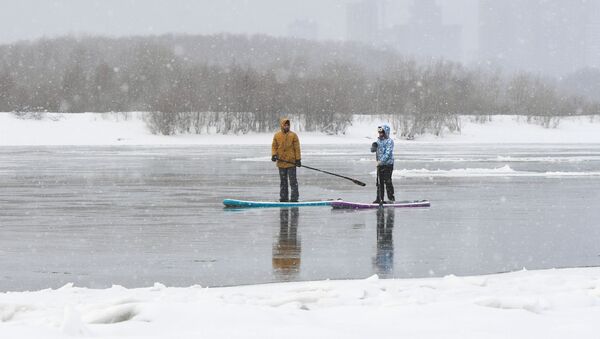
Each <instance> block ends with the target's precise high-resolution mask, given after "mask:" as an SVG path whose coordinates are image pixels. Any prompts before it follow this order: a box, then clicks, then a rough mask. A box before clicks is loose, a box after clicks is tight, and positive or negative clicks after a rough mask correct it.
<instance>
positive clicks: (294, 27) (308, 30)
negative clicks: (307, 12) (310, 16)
mask: <svg viewBox="0 0 600 339" xmlns="http://www.w3.org/2000/svg"><path fill="white" fill-rule="evenodd" d="M288 36H289V37H292V38H298V39H306V40H317V39H318V38H319V25H318V24H317V23H316V22H315V21H313V20H296V21H294V22H292V23H291V24H289V25H288Z"/></svg>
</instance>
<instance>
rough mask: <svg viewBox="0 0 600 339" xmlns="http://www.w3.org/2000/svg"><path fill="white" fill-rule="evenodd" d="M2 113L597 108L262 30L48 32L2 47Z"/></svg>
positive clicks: (522, 81) (204, 126)
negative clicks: (114, 34) (49, 35)
mask: <svg viewBox="0 0 600 339" xmlns="http://www.w3.org/2000/svg"><path fill="white" fill-rule="evenodd" d="M0 111H5V112H6V111H14V112H44V111H48V112H111V111H114V112H130V111H148V112H151V113H152V114H151V115H150V118H149V119H148V120H149V125H150V126H151V127H152V128H153V130H154V131H155V132H157V133H163V134H172V133H177V132H189V133H202V132H203V131H208V130H209V127H210V126H218V131H219V132H221V133H229V132H236V133H245V132H250V131H257V132H264V131H272V130H273V129H275V128H277V125H278V118H279V116H281V115H284V114H285V115H294V116H298V117H301V119H302V122H303V124H304V129H305V130H309V131H310V130H321V131H327V132H330V133H340V132H343V130H344V129H345V127H346V126H347V125H348V124H349V123H350V121H351V118H352V115H353V114H387V115H394V116H400V117H403V118H402V124H403V126H404V127H403V132H402V133H403V134H405V135H407V136H411V135H415V134H420V133H423V132H425V131H430V132H431V131H433V132H435V131H439V130H441V129H443V128H455V129H457V128H459V126H455V125H454V124H455V122H456V119H455V117H456V115H458V114H473V115H489V114H522V115H527V116H535V117H552V116H563V115H579V114H595V113H599V112H600V109H599V105H598V104H597V103H594V102H590V101H589V100H586V99H584V98H583V97H578V96H574V95H568V94H565V93H563V92H562V91H560V90H559V89H558V87H557V86H555V85H554V84H553V83H552V82H551V81H549V80H547V79H544V78H542V77H539V76H534V75H531V74H518V75H512V76H508V75H503V74H502V73H501V72H499V71H497V72H491V71H487V70H486V71H484V70H482V69H470V68H466V67H464V66H462V65H460V64H457V63H453V62H447V61H443V60H435V61H428V62H426V63H419V62H417V61H416V60H412V59H408V58H404V57H402V56H400V55H398V54H396V53H394V52H391V51H387V50H376V49H372V48H369V47H365V46H360V45H355V44H342V43H324V42H323V43H317V42H309V41H303V40H296V39H284V38H270V37H265V36H252V37H248V36H241V35H214V36H172V35H166V36H160V37H138V38H114V39H109V38H98V37H85V38H79V39H75V38H68V37H67V38H57V39H44V40H38V41H36V42H22V43H17V44H12V45H4V46H0Z"/></svg>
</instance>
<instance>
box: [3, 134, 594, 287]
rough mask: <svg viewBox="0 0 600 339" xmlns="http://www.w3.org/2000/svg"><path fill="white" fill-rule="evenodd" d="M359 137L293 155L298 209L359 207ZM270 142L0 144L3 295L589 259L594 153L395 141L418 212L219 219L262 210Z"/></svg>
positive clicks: (272, 185)
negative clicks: (332, 204) (337, 204)
mask: <svg viewBox="0 0 600 339" xmlns="http://www.w3.org/2000/svg"><path fill="white" fill-rule="evenodd" d="M369 145H370V143H369V142H366V145H355V146H321V147H317V146H305V147H304V148H303V163H305V164H306V165H309V166H313V167H317V168H321V169H325V170H329V171H334V172H339V173H341V174H344V175H347V176H351V177H354V178H356V179H359V180H361V181H364V182H367V183H368V186H367V187H365V188H362V187H360V186H356V185H354V184H353V183H352V182H350V181H345V180H343V179H338V178H335V177H330V176H326V175H324V174H321V173H317V172H312V171H309V170H307V169H299V170H298V176H299V180H300V189H301V192H300V194H301V199H302V200H313V199H317V200H318V199H329V198H344V199H346V200H350V201H372V200H373V199H374V198H375V188H374V183H375V177H374V176H373V175H372V174H371V172H374V170H375V167H374V166H375V164H374V162H373V161H372V157H373V156H372V154H370V153H369V152H368V147H369ZM268 153H269V149H268V147H267V148H265V147H259V146H222V145H221V146H218V147H216V146H190V147H2V148H0V291H7V290H32V289H41V288H48V287H53V288H56V287H59V286H62V285H63V284H65V283H68V282H74V283H75V284H76V285H77V286H85V287H96V288H99V287H107V286H110V285H112V284H119V285H124V286H126V287H141V286H149V285H151V284H153V283H154V282H162V283H164V284H166V285H171V286H189V285H193V284H200V285H203V286H223V285H238V284H253V283H266V282H277V281H292V280H319V279H327V278H329V279H343V278H365V277H368V276H370V275H372V274H375V273H377V274H379V275H380V276H382V277H397V278H405V277H428V276H444V275H447V274H456V275H471V274H486V273H495V272H505V271H512V270H519V269H522V268H523V267H525V268H527V269H540V268H553V267H573V266H598V265H600V145H558V146H557V145H507V146H502V145H416V144H409V145H403V144H402V145H397V151H396V158H397V162H396V166H395V169H396V172H395V174H396V175H397V176H395V177H394V183H395V186H396V190H397V191H398V193H397V199H398V200H406V199H410V200H413V199H429V200H430V201H431V203H432V206H431V208H429V209H416V210H415V209H410V210H400V209H399V210H395V211H394V210H386V211H376V210H372V211H357V212H347V211H333V210H331V209H330V208H328V207H305V208H300V209H281V210H280V209H248V210H237V211H231V210H225V209H223V207H222V204H221V201H222V200H223V199H224V198H239V199H248V200H274V199H276V198H277V197H278V180H279V179H278V175H277V171H276V169H275V168H274V165H273V164H272V163H271V162H270V161H269V154H268Z"/></svg>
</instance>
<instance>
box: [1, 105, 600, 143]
mask: <svg viewBox="0 0 600 339" xmlns="http://www.w3.org/2000/svg"><path fill="white" fill-rule="evenodd" d="M141 114H143V113H132V117H131V118H130V119H128V120H123V119H119V118H118V116H117V115H111V114H107V113H80V114H68V113H66V114H57V113H48V116H50V117H52V116H59V117H60V119H47V118H46V119H43V120H32V119H18V118H16V117H15V116H14V115H12V114H11V113H0V147H3V146H120V145H124V146H193V145H222V144H227V145H270V144H271V140H272V137H273V134H272V133H251V134H246V135H222V134H199V135H196V134H178V135H171V136H163V135H153V134H151V133H150V131H149V130H148V129H147V128H146V126H145V123H144V121H143V120H142V119H141ZM523 119H525V117H523V116H492V121H491V122H486V123H483V124H481V123H477V122H474V121H473V119H472V117H470V116H461V125H462V127H461V130H462V132H461V133H460V134H456V133H455V134H450V133H447V134H445V135H443V136H434V135H421V136H418V137H417V138H416V140H404V139H400V138H397V137H395V138H394V140H395V142H396V143H397V144H399V145H402V144H407V145H421V144H422V145H444V144H448V145H454V144H481V145H490V144H600V116H581V117H564V118H562V119H561V121H560V123H559V125H558V127H557V128H544V127H542V126H540V125H535V124H529V123H527V122H524V121H523ZM382 122H383V121H382V120H380V117H366V116H355V119H354V122H353V124H352V126H350V127H349V128H348V129H347V131H346V133H345V135H326V134H323V133H316V132H297V133H298V135H299V137H300V142H301V144H304V145H321V144H322V145H344V144H347V145H351V144H354V145H358V144H368V143H371V142H372V141H374V140H375V138H376V135H375V133H374V132H373V131H372V130H373V126H377V125H378V124H381V123H382ZM292 125H293V123H292ZM292 130H294V128H292ZM371 132H373V133H371Z"/></svg>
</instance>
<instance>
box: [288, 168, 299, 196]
mask: <svg viewBox="0 0 600 339" xmlns="http://www.w3.org/2000/svg"><path fill="white" fill-rule="evenodd" d="M288 176H289V177H290V187H291V188H292V196H291V199H290V201H293V202H297V201H298V198H299V195H300V194H299V193H298V180H297V178H296V167H290V168H288Z"/></svg>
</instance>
